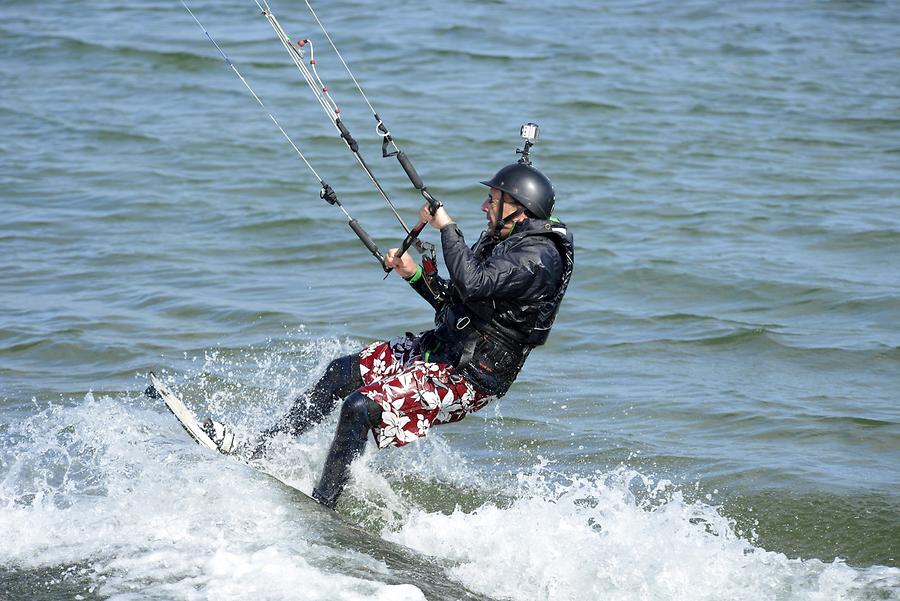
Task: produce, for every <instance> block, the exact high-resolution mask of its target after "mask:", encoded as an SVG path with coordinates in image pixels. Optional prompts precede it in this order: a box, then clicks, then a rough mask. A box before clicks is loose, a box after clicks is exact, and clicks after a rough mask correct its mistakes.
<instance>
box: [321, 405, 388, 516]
mask: <svg viewBox="0 0 900 601" xmlns="http://www.w3.org/2000/svg"><path fill="white" fill-rule="evenodd" d="M379 423H381V407H379V406H378V404H376V403H375V402H373V401H371V400H370V399H369V398H368V397H366V396H365V395H363V394H361V393H359V392H355V391H354V392H352V393H351V394H350V395H349V396H348V397H347V398H346V399H344V403H343V405H341V417H340V420H339V421H338V425H337V432H336V433H335V435H334V441H333V442H332V443H331V448H330V449H329V450H328V457H327V459H325V468H324V469H323V470H322V477H321V478H319V483H318V484H317V485H316V487H315V488H314V489H313V498H314V499H315V500H316V501H318V502H319V503H321V504H322V505H325V506H326V507H331V508H332V509H334V506H335V505H336V504H337V501H338V497H340V496H341V492H342V491H343V490H344V485H345V484H347V480H348V479H349V478H350V464H351V463H353V460H354V459H356V458H357V457H359V456H360V455H362V452H363V450H364V449H365V448H366V438H367V436H368V434H369V430H370V429H371V428H372V427H374V426H376V425H377V424H379Z"/></svg>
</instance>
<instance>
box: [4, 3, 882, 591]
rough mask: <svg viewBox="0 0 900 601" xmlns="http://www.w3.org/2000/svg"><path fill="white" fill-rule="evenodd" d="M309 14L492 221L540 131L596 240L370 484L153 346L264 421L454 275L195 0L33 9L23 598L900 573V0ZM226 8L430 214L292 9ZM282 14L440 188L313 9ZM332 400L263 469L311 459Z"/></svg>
mask: <svg viewBox="0 0 900 601" xmlns="http://www.w3.org/2000/svg"><path fill="white" fill-rule="evenodd" d="M313 6H314V7H315V8H316V9H317V11H318V14H319V17H320V18H321V19H322V20H323V22H324V23H325V24H326V26H327V27H328V29H329V31H330V33H331V34H332V36H333V38H334V40H335V42H336V43H337V44H338V47H339V48H340V50H341V52H342V53H343V55H344V57H345V58H346V59H347V61H348V63H349V64H350V66H351V68H352V69H353V71H354V73H355V75H356V76H357V78H358V79H359V81H360V83H361V84H362V86H363V88H364V89H365V91H366V93H367V95H368V96H369V98H370V99H371V101H372V102H373V104H374V106H375V108H376V109H377V110H378V112H379V113H380V114H381V116H382V117H383V118H384V120H385V122H386V124H387V125H388V127H389V128H390V129H391V132H392V134H393V135H394V137H395V139H396V140H397V142H398V144H399V145H400V147H401V148H403V149H404V150H405V151H406V152H407V153H408V154H409V156H410V157H411V158H412V160H413V162H414V164H415V166H416V168H417V169H418V171H419V173H420V174H421V175H422V177H423V179H424V180H425V182H426V184H427V185H428V186H429V189H430V190H431V192H432V193H433V194H434V195H435V196H437V197H438V198H440V199H442V200H443V201H444V202H445V204H446V205H447V207H448V210H449V211H450V213H451V215H453V216H454V217H455V218H456V220H457V221H458V222H459V223H460V225H461V227H462V229H463V231H464V232H465V233H466V235H467V237H468V238H469V239H470V240H474V239H475V237H476V236H477V235H478V232H479V231H480V230H481V229H482V228H483V226H484V221H483V217H482V215H481V214H480V212H479V204H480V202H481V201H482V199H483V197H484V195H485V190H484V188H483V187H482V186H480V185H479V184H478V181H479V180H482V179H485V178H486V177H489V176H490V175H491V174H492V173H493V172H494V171H496V170H497V169H499V168H500V167H502V166H503V165H505V164H507V163H509V162H512V161H513V160H515V158H516V155H515V153H514V151H515V149H516V148H517V147H520V146H521V145H520V144H519V142H520V140H519V139H518V137H517V133H518V128H519V126H520V125H521V124H522V123H524V122H527V121H535V122H537V123H539V124H540V125H541V138H540V139H539V141H538V143H537V145H536V146H535V148H534V149H533V150H532V158H533V159H534V161H535V164H536V166H538V167H539V168H540V169H542V170H543V171H544V172H545V173H546V174H547V175H548V176H549V177H551V179H552V180H553V181H554V184H555V187H556V190H557V196H558V203H557V215H558V216H559V217H560V218H561V219H562V220H564V221H566V222H567V223H568V224H569V225H570V226H571V227H572V229H573V230H574V232H575V240H576V260H577V265H576V270H575V274H574V277H573V280H572V285H571V287H570V291H569V293H568V295H567V298H566V301H565V303H564V305H563V308H562V311H561V313H560V316H559V319H558V321H557V325H556V327H555V328H554V331H553V334H552V336H551V338H550V341H549V342H548V344H547V345H546V346H545V347H543V348H540V349H537V350H536V351H535V352H534V353H533V354H532V356H531V357H530V358H529V361H528V363H527V365H526V367H525V369H524V370H523V372H522V374H521V376H520V378H519V380H518V382H517V384H516V385H515V386H514V387H513V389H512V390H511V391H510V393H509V394H508V395H507V396H506V397H505V398H503V399H502V400H500V401H498V402H496V403H494V404H492V405H490V406H488V407H487V408H486V409H484V410H483V411H481V412H480V413H478V414H475V415H472V416H470V417H468V418H467V419H466V420H464V421H462V422H460V423H458V424H453V425H450V426H445V427H442V428H440V429H437V430H435V431H433V433H432V435H430V436H429V437H428V438H426V439H424V440H421V441H419V442H417V443H416V444H412V445H409V446H407V447H405V448H403V449H399V450H387V451H376V450H375V449H374V447H373V446H370V448H369V451H368V452H367V454H366V455H365V457H364V458H363V459H362V460H360V461H359V462H357V464H355V466H354V470H353V471H354V476H353V478H352V480H351V484H350V486H349V488H348V490H347V493H346V495H345V498H344V499H343V500H342V502H341V504H340V505H339V507H338V515H337V516H333V515H330V514H329V513H327V512H324V511H322V510H320V509H319V508H317V507H315V506H312V505H310V504H309V503H307V502H305V501H304V499H303V498H302V497H301V496H299V495H298V494H297V493H294V492H292V491H291V489H290V488H287V487H284V486H282V485H279V484H278V483H277V482H276V481H274V480H273V479H271V478H268V477H267V476H265V475H263V474H260V473H258V472H256V471H254V470H252V469H250V468H248V467H246V466H243V465H241V464H239V463H237V462H232V461H229V460H227V459H224V458H221V457H218V456H215V455H214V454H210V453H208V452H204V451H203V450H202V449H200V448H199V447H197V446H196V445H194V444H193V443H192V442H191V441H190V440H188V439H187V437H186V435H185V434H184V433H183V432H182V431H181V429H180V428H179V426H178V425H177V424H176V423H175V421H174V420H173V419H172V417H171V416H170V415H169V414H168V413H167V412H166V411H165V409H164V408H163V407H162V406H161V405H160V403H159V402H158V401H152V400H149V399H146V398H144V397H143V396H142V391H143V389H144V387H145V386H146V374H147V372H148V371H151V370H154V371H156V372H157V373H160V374H161V375H162V376H163V377H164V378H165V379H166V380H167V381H168V382H169V383H171V384H172V385H173V386H174V387H175V388H176V389H177V390H178V391H179V392H180V393H181V394H182V395H183V397H184V398H185V400H186V402H187V403H188V404H189V405H190V406H191V407H192V408H193V409H194V410H195V411H197V412H198V413H200V414H204V415H205V414H211V415H215V416H218V417H220V418H222V419H225V420H227V421H229V422H231V423H234V424H235V426H236V428H237V430H238V432H239V433H241V434H242V435H245V436H250V435H252V434H253V433H254V432H256V431H258V430H259V429H261V428H264V427H266V426H268V425H269V424H270V423H271V422H272V421H273V420H274V419H276V418H277V417H278V416H280V415H281V413H282V412H283V411H284V410H285V409H286V408H287V407H288V405H289V404H290V400H291V398H292V397H293V396H294V395H296V394H297V393H298V392H299V391H300V390H302V389H303V388H304V387H305V386H307V385H309V383H310V382H312V381H314V380H315V378H316V377H317V376H318V375H319V374H320V373H321V371H322V370H323V369H324V366H325V365H326V364H327V363H328V361H329V360H331V359H332V358H334V357H336V356H338V355H340V354H342V353H347V352H351V351H353V350H355V349H357V348H359V347H360V346H361V345H363V344H365V343H368V342H370V341H372V340H378V339H385V338H388V337H391V336H394V335H397V334H399V333H402V332H404V331H418V330H422V329H426V328H428V327H429V324H430V322H431V317H432V316H431V314H430V311H429V308H428V307H427V305H425V304H424V303H423V302H422V301H421V300H420V299H419V298H418V297H416V296H415V295H414V294H413V293H411V292H410V291H409V290H408V289H407V287H406V285H405V284H404V283H403V282H401V281H400V280H399V279H398V278H397V277H396V276H391V277H389V278H387V280H385V281H382V273H381V271H380V269H379V268H378V266H377V264H376V263H375V262H374V260H373V259H372V258H371V257H370V256H369V254H368V253H367V251H366V250H365V249H364V248H363V247H362V246H361V245H360V244H359V242H358V240H356V238H355V236H354V235H353V233H352V232H351V231H350V230H349V228H347V226H346V219H345V218H344V217H343V215H342V214H341V213H340V212H339V211H338V210H336V209H335V208H333V207H330V206H328V205H327V204H325V203H323V202H322V201H321V200H320V199H319V198H318V183H317V181H316V180H315V178H314V177H312V176H311V175H310V173H309V172H308V171H307V170H306V167H305V166H304V165H303V164H302V162H300V161H299V160H298V158H297V156H296V155H295V154H294V152H293V150H292V149H291V148H290V146H289V145H288V144H287V142H286V141H285V140H284V139H283V138H282V137H281V135H280V134H279V132H278V131H277V129H275V128H274V126H273V125H272V123H271V122H270V121H269V120H268V118H267V116H266V115H265V113H263V112H262V111H261V110H260V109H259V107H258V106H257V105H256V104H255V101H254V100H253V98H252V97H251V96H250V95H249V94H248V93H247V91H246V89H244V88H243V86H242V85H241V83H240V81H239V80H238V79H237V78H236V77H235V76H234V74H233V73H232V72H231V71H230V70H229V69H228V68H227V66H226V65H225V64H224V63H223V61H222V60H221V57H220V56H219V55H218V53H217V52H216V50H215V48H214V47H213V46H212V45H211V44H210V43H209V41H208V40H206V38H205V36H204V35H203V32H202V31H201V30H200V29H199V28H198V27H197V25H196V23H194V21H193V20H192V19H191V18H190V16H189V15H188V14H187V12H186V11H185V10H184V8H183V7H182V6H181V4H180V3H179V2H161V1H157V0H147V1H144V2H140V3H131V4H128V3H126V4H122V3H113V2H107V1H99V0H97V1H93V0H91V1H86V2H78V3H73V2H61V1H59V0H49V1H48V2H44V3H41V4H40V5H32V4H28V3H13V2H2V3H0V90H2V93H0V133H2V136H0V209H2V210H0V599H2V600H3V601H6V600H20V599H59V600H63V599H65V600H68V599H85V600H92V599H115V600H128V601H131V600H145V599H159V600H182V599H184V600H194V599H248V598H253V599H304V600H306V599H310V600H313V599H323V600H325V599H327V600H334V599H340V600H353V601H356V600H363V599H368V600H382V601H388V600H392V601H393V600H421V599H429V600H443V599H446V600H449V599H493V600H500V599H502V600H516V601H518V600H535V599H547V600H568V599H573V600H579V601H580V600H584V599H598V600H601V599H602V600H620V599H621V600H623V601H624V600H634V599H647V600H650V599H652V600H685V601H693V600H748V601H750V600H753V601H756V600H810V601H812V600H816V601H819V600H821V601H831V600H836V599H842V600H864V599H865V600H869V599H900V469H898V465H900V269H898V268H897V264H898V257H900V3H898V2H896V1H882V2H879V1H862V0H857V1H849V0H848V1H809V2H790V3H788V2H766V1H763V0H752V1H748V2H741V3H727V2H721V1H714V0H688V1H686V2H659V1H643V2H621V1H615V2H589V1H587V0H559V1H551V2H537V1H535V0H520V1H518V2H509V1H500V0H493V1H479V2H471V1H463V2H454V3H440V2H432V1H429V0H413V1H411V2H406V3H388V4H382V3H373V2H367V1H362V0H337V1H335V2H330V3H321V2H316V3H314V5H313ZM191 7H192V9H193V10H194V11H195V12H196V13H197V15H198V17H199V18H200V19H201V20H202V21H203V22H204V25H205V26H206V27H207V29H208V30H209V31H210V33H211V34H212V35H213V36H214V37H215V38H216V39H217V40H218V41H219V43H220V44H221V45H222V47H223V49H224V50H225V51H226V52H227V53H228V55H229V56H230V57H231V59H232V60H233V61H234V63H235V64H236V65H237V66H238V68H239V69H240V70H241V71H242V73H243V74H244V76H245V77H246V78H247V80H248V82H249V83H250V84H251V85H252V86H253V87H254V89H255V90H256V92H257V93H258V94H259V96H260V97H261V98H262V99H263V101H264V102H265V103H266V104H267V106H268V107H269V108H270V109H271V110H272V111H273V113H274V114H275V115H276V116H277V118H278V120H279V121H280V122H281V124H282V125H283V126H284V128H285V130H286V131H287V132H288V133H289V135H290V136H291V137H292V139H293V140H294V141H295V142H296V143H297V145H298V146H299V147H300V148H301V150H302V151H303V152H304V153H305V155H306V156H307V158H308V159H310V161H311V163H312V164H313V165H314V167H315V169H316V170H317V171H318V172H319V173H320V174H321V175H322V176H323V177H324V179H325V180H326V181H328V182H329V183H330V184H331V185H332V186H333V187H334V189H335V190H336V191H337V192H338V194H339V195H340V197H341V199H342V201H343V202H344V204H345V206H346V207H347V209H348V210H349V211H350V212H351V213H352V214H353V216H354V217H356V218H357V219H359V220H360V222H361V223H362V224H363V225H364V226H365V227H366V229H367V230H368V231H369V232H370V233H371V234H372V235H373V237H374V238H375V240H376V242H377V243H378V244H379V245H380V246H381V247H382V248H383V249H386V248H388V247H390V246H392V245H396V244H397V243H398V242H399V241H400V239H401V238H402V230H401V229H400V227H399V225H398V224H397V222H396V221H395V220H394V218H393V216H392V215H391V214H390V212H389V211H388V210H387V208H386V207H385V204H384V203H383V201H382V200H381V199H380V197H379V196H378V195H377V194H376V193H375V191H374V188H373V187H372V186H371V184H370V183H369V181H368V179H367V178H366V177H365V175H364V174H363V173H362V171H361V170H360V169H359V168H358V166H357V165H356V164H355V161H354V160H353V158H352V156H351V155H350V154H349V153H348V152H347V150H346V148H344V147H343V143H342V142H341V141H340V140H339V139H338V138H337V136H336V134H335V132H334V130H333V128H332V127H331V126H330V125H329V124H328V123H327V121H326V119H325V118H324V116H323V114H322V112H321V109H320V108H319V107H318V106H317V105H316V103H315V101H314V99H313V97H312V95H311V93H310V91H309V89H308V88H307V87H306V86H305V84H304V82H303V81H302V80H301V79H300V77H299V73H298V72H297V71H296V69H295V68H294V67H293V65H292V64H291V62H290V59H289V58H288V56H287V55H286V53H285V52H284V50H283V49H282V48H281V46H280V44H279V43H278V41H277V39H276V38H275V37H274V35H273V33H272V31H271V29H270V28H269V26H268V24H267V23H266V21H265V19H264V18H263V17H261V16H260V15H259V11H258V10H257V8H256V5H255V4H254V3H253V2H251V1H250V0H247V1H244V0H240V1H237V0H235V1H229V2H211V1H209V0H198V1H196V2H192V3H191ZM272 9H273V10H274V12H275V14H276V15H278V17H279V19H280V20H281V22H282V25H284V27H285V29H286V30H287V31H288V33H289V34H290V35H291V36H292V37H294V38H309V39H312V40H313V41H314V43H315V47H316V58H317V63H318V69H319V72H320V74H321V75H322V77H323V79H324V80H325V82H326V83H327V84H328V86H329V88H330V90H331V91H332V93H333V95H334V97H335V99H336V100H337V102H338V104H339V105H340V107H341V110H342V115H343V118H344V120H345V122H346V123H347V124H348V126H349V127H350V130H351V131H352V132H353V133H354V135H355V136H356V138H357V139H358V140H359V141H360V144H361V147H362V151H363V153H364V154H365V155H366V156H367V158H368V161H369V163H370V164H371V165H372V167H373V170H374V171H375V173H376V175H377V176H378V178H379V179H380V181H381V182H382V183H383V184H384V186H385V188H386V189H387V190H388V193H389V194H390V195H391V197H392V199H393V201H394V202H395V204H396V205H397V207H398V209H399V211H400V212H401V214H402V215H403V217H404V219H406V220H407V222H412V221H414V220H415V214H416V210H417V207H418V206H419V205H420V203H421V198H420V197H419V196H418V195H417V193H416V192H415V191H414V190H412V189H411V187H410V186H409V182H408V180H407V179H406V176H405V175H404V174H403V172H402V170H401V169H399V167H398V165H397V164H396V162H395V161H393V160H390V161H385V160H382V159H381V158H380V154H379V152H380V139H379V138H378V137H377V136H376V135H375V132H374V120H373V119H372V117H371V114H370V113H369V112H368V107H367V106H366V104H365V102H364V101H363V100H362V99H361V97H360V96H359V95H358V93H357V92H356V90H355V88H354V87H353V85H352V82H350V81H349V78H348V77H347V75H346V73H345V72H344V71H343V68H342V66H341V65H340V61H339V60H338V58H337V57H336V56H335V55H334V53H333V52H332V51H331V50H330V48H329V47H328V46H327V42H326V40H324V36H323V34H322V33H321V31H320V30H319V29H318V27H317V25H316V23H315V21H314V20H313V18H312V17H311V15H310V14H309V12H308V11H307V7H306V5H305V3H303V2H297V1H288V0H273V2H272ZM425 237H426V239H430V240H431V241H436V240H437V237H436V236H434V234H433V232H430V231H426V234H425ZM334 423H335V420H334V418H333V417H332V418H331V419H329V420H327V421H326V422H325V423H323V424H322V425H321V426H320V427H317V428H316V429H315V430H313V431H312V432H310V433H308V434H307V435H306V436H304V437H302V438H300V439H288V438H283V439H279V440H278V441H277V443H276V445H275V451H276V452H275V453H273V456H272V457H271V458H270V459H269V463H268V465H267V466H266V467H267V469H268V470H269V471H271V472H272V473H273V474H275V475H277V476H278V477H279V478H281V479H283V480H285V481H287V482H289V483H290V484H292V485H293V486H295V487H296V488H298V489H300V490H302V491H306V492H309V491H310V490H311V488H312V485H313V483H314V481H315V479H316V477H317V475H318V470H319V468H320V465H321V462H322V460H323V458H324V455H325V452H326V450H327V446H328V444H329V442H330V438H331V435H332V432H333V428H334Z"/></svg>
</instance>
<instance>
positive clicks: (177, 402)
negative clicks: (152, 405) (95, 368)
mask: <svg viewBox="0 0 900 601" xmlns="http://www.w3.org/2000/svg"><path fill="white" fill-rule="evenodd" d="M145 394H146V395H147V396H149V397H151V398H154V397H156V398H161V399H162V400H163V401H164V402H165V404H166V407H167V408H168V409H169V411H171V412H172V415H174V416H175V419H177V420H178V423H179V424H181V427H182V428H184V430H185V432H187V433H188V434H189V435H190V437H191V438H193V439H194V441H195V442H196V443H197V444H199V445H200V446H202V447H206V448H207V449H211V450H213V451H216V452H220V451H219V447H218V446H217V445H216V443H215V442H213V440H212V439H211V438H210V437H209V435H208V434H207V433H206V432H205V431H204V430H203V428H202V427H201V426H200V422H199V421H197V416H195V415H194V413H193V411H191V410H190V409H188V408H187V405H185V404H184V401H182V400H181V398H179V397H178V395H177V394H175V393H174V392H172V389H170V388H169V387H168V386H166V384H165V383H164V382H163V381H162V380H160V379H159V378H158V377H157V376H156V374H155V373H153V372H152V371H151V372H150V388H148V389H147V391H146V392H145ZM223 454H224V453H223ZM228 456H229V457H232V458H234V459H237V460H238V461H241V458H240V457H238V456H236V455H228ZM244 463H246V462H244ZM247 465H250V466H251V467H254V468H255V466H253V465H251V464H247ZM257 471H259V472H260V473H263V474H265V475H266V476H269V477H270V478H272V479H274V480H277V481H278V482H279V483H281V484H283V485H284V486H287V487H289V488H291V489H293V491H294V492H297V493H300V494H301V495H303V496H304V497H305V498H306V499H308V500H310V501H312V502H313V503H315V504H316V505H317V506H318V507H321V508H323V509H328V508H327V507H325V506H324V505H321V504H320V503H319V502H318V501H316V500H315V499H313V498H312V497H311V496H309V495H308V494H306V493H305V492H303V491H302V490H300V489H299V488H297V487H295V486H291V485H290V484H288V483H287V482H285V481H284V480H282V479H281V478H279V477H278V476H275V475H274V474H270V473H269V472H266V471H263V470H260V469H257ZM329 511H332V512H333V510H329Z"/></svg>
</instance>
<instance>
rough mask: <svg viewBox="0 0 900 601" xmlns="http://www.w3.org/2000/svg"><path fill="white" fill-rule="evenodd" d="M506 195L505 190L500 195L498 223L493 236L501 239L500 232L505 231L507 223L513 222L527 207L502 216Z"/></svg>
mask: <svg viewBox="0 0 900 601" xmlns="http://www.w3.org/2000/svg"><path fill="white" fill-rule="evenodd" d="M504 196H506V193H505V192H503V193H502V194H501V195H500V202H499V203H497V223H496V224H495V225H494V232H493V234H492V236H493V238H494V239H495V240H499V239H500V234H501V233H502V232H503V228H505V227H506V226H507V224H509V222H511V221H512V220H513V219H515V218H516V217H518V216H519V215H521V214H522V213H524V212H525V209H522V208H520V209H517V210H516V211H513V212H512V213H510V214H509V215H507V216H506V217H502V215H503V204H504V201H503V197H504Z"/></svg>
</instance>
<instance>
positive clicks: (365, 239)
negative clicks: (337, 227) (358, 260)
mask: <svg viewBox="0 0 900 601" xmlns="http://www.w3.org/2000/svg"><path fill="white" fill-rule="evenodd" d="M348 225H349V226H350V229H351V230H353V231H354V232H355V233H356V235H357V237H358V238H359V239H360V240H361V241H362V243H363V244H365V245H366V248H368V249H369V252H370V253H372V254H373V255H375V256H376V257H378V259H379V260H380V261H381V262H382V264H383V263H384V259H383V258H382V256H381V253H380V252H378V246H376V245H375V243H374V242H372V239H371V238H370V237H369V234H368V233H366V230H364V229H363V226H361V225H360V224H359V221H357V220H356V219H351V220H350V221H349V223H348Z"/></svg>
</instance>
